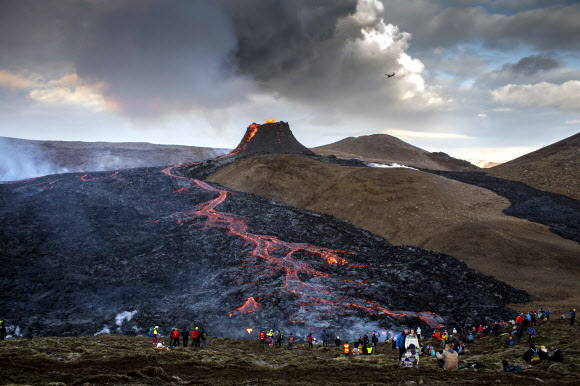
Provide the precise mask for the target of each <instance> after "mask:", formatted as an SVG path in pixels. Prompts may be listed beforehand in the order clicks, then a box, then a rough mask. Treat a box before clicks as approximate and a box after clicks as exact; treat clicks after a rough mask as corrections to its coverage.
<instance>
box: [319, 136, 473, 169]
mask: <svg viewBox="0 0 580 386" xmlns="http://www.w3.org/2000/svg"><path fill="white" fill-rule="evenodd" d="M311 150H312V151H314V152H315V153H316V154H319V155H322V156H329V155H335V156H336V157H338V158H345V159H349V158H355V159H360V160H362V161H369V162H381V163H397V164H401V165H408V166H413V167H417V168H424V169H434V170H454V171H460V170H477V169H478V167H477V166H475V165H472V164H471V163H469V162H467V161H464V160H459V159H456V158H453V157H450V156H449V155H447V154H445V153H440V152H437V153H430V152H428V151H426V150H423V149H421V148H418V147H416V146H413V145H410V144H408V143H406V142H404V141H401V140H400V139H398V138H396V137H393V136H390V135H387V134H373V135H364V136H360V137H356V138H355V137H348V138H345V139H342V140H340V141H338V142H335V143H331V144H329V145H325V146H319V147H315V148H312V149H311Z"/></svg>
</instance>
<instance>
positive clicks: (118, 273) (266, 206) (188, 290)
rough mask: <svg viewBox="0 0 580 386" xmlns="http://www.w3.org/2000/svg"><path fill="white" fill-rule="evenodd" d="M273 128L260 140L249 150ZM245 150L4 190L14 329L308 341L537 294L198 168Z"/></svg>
mask: <svg viewBox="0 0 580 386" xmlns="http://www.w3.org/2000/svg"><path fill="white" fill-rule="evenodd" d="M272 127H274V128H277V129H280V130H288V131H289V128H288V127H287V124H284V123H278V124H271V126H269V128H272ZM266 128H268V126H266ZM249 131H250V129H249ZM246 134H248V133H246ZM259 134H260V130H258V131H257V133H256V134H255V135H254V136H250V135H246V136H245V137H244V139H243V140H242V143H241V144H240V146H241V147H239V148H240V151H239V152H238V153H243V150H245V149H251V148H250V147H249V145H248V144H249V143H251V141H256V142H257V143H259V142H260V141H261V140H262V139H261V138H260V135H259ZM288 134H289V133H284V136H283V137H284V138H290V136H289V135H288ZM277 135H280V134H279V133H278V134H277ZM281 142H282V141H281ZM274 146H277V145H274ZM289 148H291V149H294V148H295V147H294V145H293V144H292V142H289ZM283 149H284V147H283V146H282V148H280V149H279V150H278V151H279V152H281V151H283ZM241 155H242V154H235V155H230V156H229V157H222V158H220V159H217V160H214V161H208V162H202V163H200V164H199V165H198V164H196V165H184V166H177V165H176V166H173V167H167V168H139V169H131V170H121V171H115V172H101V173H76V174H75V173H72V174H61V175H52V176H46V177H41V178H36V179H30V180H26V181H19V182H15V183H10V184H4V185H1V186H0V221H1V223H2V224H3V226H2V228H0V251H1V252H0V258H1V259H2V261H3V262H4V267H3V274H2V275H1V277H0V286H1V287H2V288H3V296H4V299H5V301H4V303H3V304H4V308H3V309H4V312H6V313H7V319H8V320H9V322H10V324H11V325H14V326H19V327H21V328H22V329H23V328H25V327H28V326H32V327H34V329H35V330H37V331H38V332H39V333H40V335H87V334H88V335H90V334H94V333H97V332H99V331H104V332H107V331H109V332H117V333H124V334H137V333H143V332H145V331H148V329H149V327H150V326H152V325H154V324H158V325H160V326H163V328H169V326H178V327H180V328H181V327H182V326H193V325H199V326H204V327H206V328H207V329H208V330H209V331H211V332H212V333H213V334H215V335H217V336H223V337H244V336H246V334H247V332H246V329H248V328H252V329H260V328H283V329H285V330H287V331H289V332H294V333H295V335H296V336H298V337H300V336H302V337H304V336H305V334H306V333H307V332H308V331H320V329H322V328H324V327H330V328H333V329H334V330H336V331H340V332H341V334H342V332H344V333H345V334H348V333H353V331H356V330H358V329H360V328H363V327H364V328H374V329H377V328H378V329H383V330H384V329H386V328H390V327H396V326H400V325H401V324H413V325H419V324H421V325H422V326H423V327H424V328H426V329H429V328H433V327H436V326H438V325H440V324H445V325H463V324H465V323H467V324H472V323H477V322H478V321H483V320H496V319H500V318H509V317H512V316H513V315H514V311H512V310H511V309H509V308H507V307H506V304H510V303H520V302H526V301H529V296H528V295H527V294H526V293H525V292H523V291H521V290H516V289H514V288H512V287H510V286H509V285H506V284H505V283H502V282H500V281H498V280H496V279H494V278H492V277H490V276H485V275H482V274H480V273H478V272H476V271H474V270H471V269H469V268H468V267H467V266H466V265H465V264H464V263H462V262H460V261H458V260H457V259H455V258H453V257H451V256H447V255H444V254H440V253H436V252H431V251H427V250H423V249H419V248H413V247H402V246H394V245H391V244H390V243H389V242H388V241H387V240H385V239H383V238H381V237H378V236H376V235H373V234H371V233H369V232H368V231H365V230H363V229H361V228H358V227H356V226H353V225H352V224H350V223H349V222H347V221H344V220H340V219H337V218H335V217H332V216H328V215H324V214H319V213H315V212H310V211H307V210H303V209H298V208H295V207H291V206H287V205H284V204H281V203H277V202H274V201H272V200H271V199H269V198H266V197H263V196H258V195H254V194H249V193H242V192H233V191H231V190H229V189H227V188H224V187H222V186H220V185H217V184H215V183H209V182H204V181H202V180H201V179H200V178H201V176H203V175H204V174H207V173H209V172H215V169H216V168H219V167H220V166H221V165H223V164H227V163H228V162H233V160H234V159H235V158H236V157H238V156H241ZM208 165H209V166H208ZM359 170H361V171H363V170H364V169H363V168H359ZM441 272H445V274H444V275H441ZM343 335H344V334H343Z"/></svg>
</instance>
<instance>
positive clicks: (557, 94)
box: [491, 80, 580, 110]
mask: <svg viewBox="0 0 580 386" xmlns="http://www.w3.org/2000/svg"><path fill="white" fill-rule="evenodd" d="M491 94H492V96H493V99H494V100H495V101H496V102H499V103H507V104H516V105H521V106H542V107H557V108H559V109H562V110H576V109H580V81H579V80H570V81H567V82H565V83H562V84H554V83H548V82H540V83H536V84H508V85H506V86H503V87H500V88H497V89H495V90H492V91H491Z"/></svg>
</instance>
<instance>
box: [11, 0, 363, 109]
mask: <svg viewBox="0 0 580 386" xmlns="http://www.w3.org/2000/svg"><path fill="white" fill-rule="evenodd" d="M356 3H357V1H356V0H340V1H334V0H317V1H306V0H301V1H267V0H250V1H243V2H242V1H234V0H222V1H218V2H211V1H182V0H163V1H161V0H139V1H137V0H121V1H112V0H111V1H93V0H86V1H72V0H57V1H50V2H43V1H28V0H22V1H8V0H0V7H1V8H0V10H1V12H0V48H1V50H0V69H2V70H10V71H12V72H14V73H18V74H23V73H24V74H27V73H34V74H37V75H38V74H39V75H40V76H42V77H43V78H45V79H46V80H49V79H56V78H58V77H61V76H63V75H66V74H69V73H74V72H76V73H77V74H78V76H79V79H80V80H81V81H82V82H84V83H88V84H97V83H99V82H102V83H103V84H105V85H106V86H105V87H103V88H102V89H101V90H102V92H103V94H104V95H105V96H106V97H107V99H109V100H110V101H112V102H114V103H115V104H116V105H117V106H119V108H120V110H121V111H122V112H124V113H126V114H128V115H131V116H151V115H161V114H164V113H168V112H169V113H170V112H173V111H180V110H191V109H202V110H204V109H205V110H207V109H213V108H220V107H224V106H231V105H232V104H235V103H236V102H237V101H240V100H243V99H244V98H245V97H246V95H247V94H248V93H251V92H252V87H253V86H254V83H253V81H254V80H258V81H264V82H268V81H269V80H275V79H277V78H278V79H279V78H284V77H286V76H287V74H288V72H293V71H296V70H298V69H300V68H303V67H304V66H305V65H307V64H308V61H309V60H310V58H311V57H312V56H314V55H316V45H317V44H318V43H319V42H321V41H325V40H327V39H330V38H331V37H332V36H333V34H334V32H335V26H336V24H337V21H338V20H339V19H341V18H342V17H344V16H347V15H349V14H352V13H353V12H354V11H355V9H356ZM354 32H355V33H357V34H360V28H359V29H358V30H355V31H354ZM262 86H267V85H266V84H265V83H262Z"/></svg>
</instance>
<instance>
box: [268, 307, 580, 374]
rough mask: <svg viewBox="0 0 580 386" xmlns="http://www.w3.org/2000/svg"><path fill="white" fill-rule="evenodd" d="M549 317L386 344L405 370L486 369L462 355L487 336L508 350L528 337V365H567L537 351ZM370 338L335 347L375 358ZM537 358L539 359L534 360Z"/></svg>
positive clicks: (326, 336) (530, 316)
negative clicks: (429, 361)
mask: <svg viewBox="0 0 580 386" xmlns="http://www.w3.org/2000/svg"><path fill="white" fill-rule="evenodd" d="M575 312H576V310H575V309H571V310H570V313H569V315H570V324H571V325H573V324H574V319H575V317H576V314H575ZM550 315H551V311H550V309H548V310H546V311H544V309H543V308H540V309H539V310H538V311H535V310H534V311H530V312H528V313H525V314H524V313H522V314H520V315H519V316H518V317H517V318H516V319H515V320H510V321H504V320H498V321H496V322H494V323H491V324H490V325H486V324H480V325H478V326H470V327H469V328H463V329H461V330H460V331H458V330H457V328H452V329H449V330H436V331H434V333H433V335H432V338H431V340H429V344H424V342H425V337H423V336H422V333H421V328H420V327H417V328H416V329H410V328H403V329H402V331H400V332H399V333H397V334H392V333H391V332H390V331H386V332H384V333H383V334H384V335H385V340H384V342H389V343H391V349H392V352H396V354H397V355H398V361H399V364H400V365H401V366H403V367H413V368H418V367H419V358H420V356H421V355H427V356H431V357H434V359H436V360H437V364H438V366H439V367H440V368H441V369H444V370H454V369H462V368H483V367H485V365H484V364H483V363H482V362H474V363H467V364H459V355H460V354H461V353H462V352H463V351H464V350H465V349H466V346H468V345H470V344H473V343H475V341H476V340H479V339H484V338H486V337H487V336H490V337H495V338H497V342H499V343H498V344H503V342H504V340H503V338H504V337H505V344H506V345H508V346H514V345H517V344H521V340H522V337H524V336H526V338H527V342H528V343H529V345H530V348H529V349H528V350H526V351H525V353H524V354H523V355H522V356H523V359H524V360H525V361H527V362H530V361H533V360H551V361H555V362H565V360H564V354H563V352H562V351H561V350H559V349H557V348H554V347H552V348H551V349H550V350H548V349H546V347H544V346H541V349H539V350H538V349H536V348H535V341H536V339H537V335H538V334H537V332H536V326H539V325H541V324H542V323H544V322H549V321H550ZM369 335H371V336H370V337H369V336H368V335H366V334H365V335H362V336H360V337H359V338H358V339H357V340H355V341H354V342H345V343H343V342H342V341H341V339H340V337H339V336H336V339H335V340H334V343H335V346H336V347H342V352H343V354H344V356H345V357H356V356H359V355H374V354H376V353H377V350H378V347H379V346H378V343H379V338H381V337H382V335H381V334H379V333H378V332H376V331H375V332H373V333H372V334H369ZM320 338H321V339H320V342H321V343H322V345H323V347H328V344H329V342H330V339H331V335H330V333H329V332H328V331H327V330H324V331H323V332H322V335H321V337H320ZM259 340H260V347H261V348H262V349H263V348H265V347H268V346H270V347H272V346H279V347H282V341H283V340H285V339H284V335H283V334H282V333H281V332H280V331H278V332H277V333H276V334H274V332H273V331H272V330H270V331H269V332H267V333H266V331H262V332H261V333H260V336H259ZM286 340H287V343H288V346H287V349H288V350H292V349H293V345H294V337H293V336H292V334H290V335H289V336H288V338H287V339H286ZM316 341H317V339H316V338H315V337H314V336H313V335H312V333H310V334H308V336H307V338H306V341H305V343H307V344H308V346H307V347H308V348H309V349H311V348H313V343H314V342H316ZM434 345H440V346H441V351H437V350H436V349H435V347H434ZM536 357H537V358H538V359H535V358H536ZM530 358H531V359H530ZM518 367H521V366H512V365H509V363H508V362H507V361H505V363H504V370H505V371H518V370H517V369H518Z"/></svg>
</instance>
